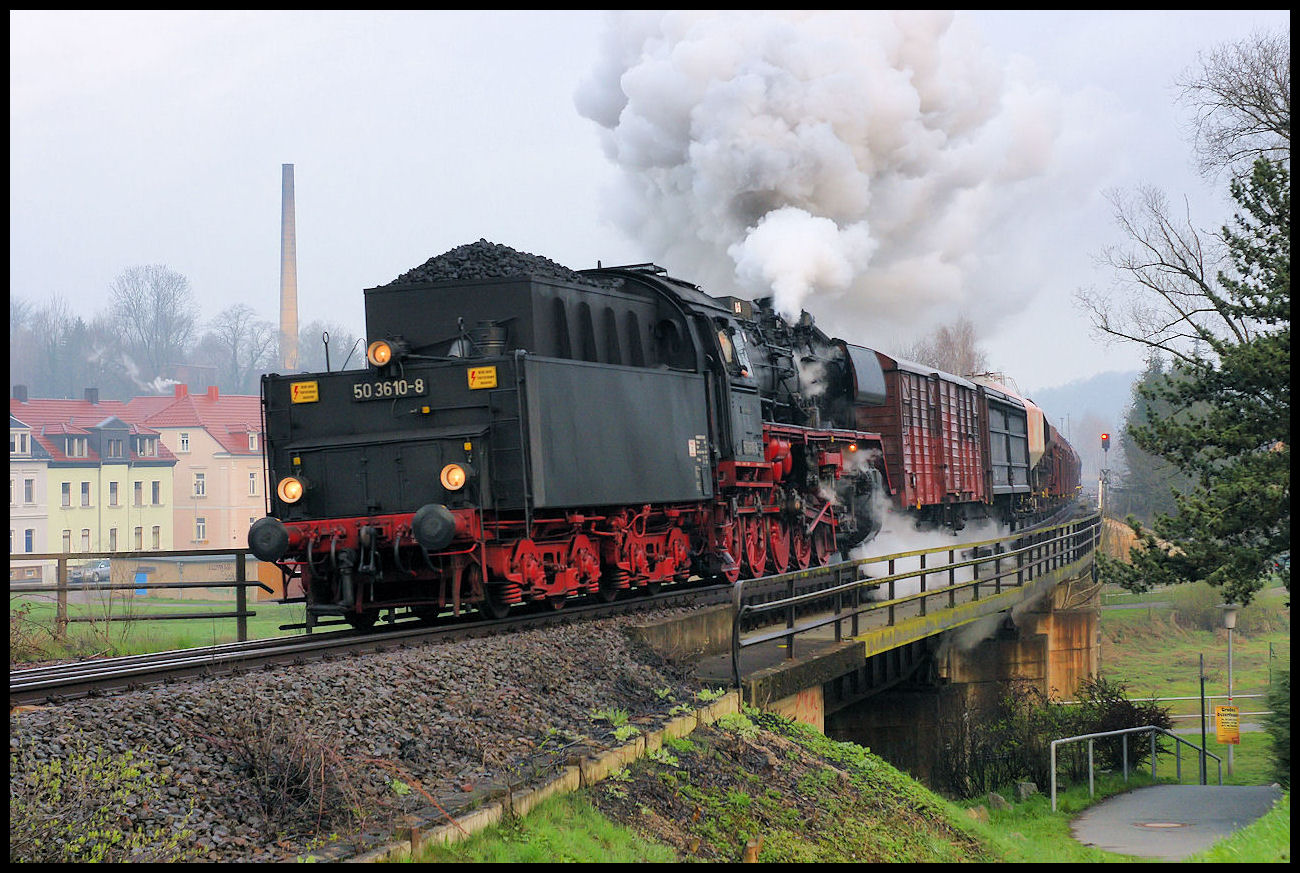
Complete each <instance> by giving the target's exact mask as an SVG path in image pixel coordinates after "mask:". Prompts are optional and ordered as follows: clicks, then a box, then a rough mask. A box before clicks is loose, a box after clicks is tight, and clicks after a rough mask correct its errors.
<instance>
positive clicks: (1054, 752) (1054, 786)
mask: <svg viewBox="0 0 1300 873" xmlns="http://www.w3.org/2000/svg"><path fill="white" fill-rule="evenodd" d="M1052 812H1056V742H1055V741H1054V740H1053V741H1052Z"/></svg>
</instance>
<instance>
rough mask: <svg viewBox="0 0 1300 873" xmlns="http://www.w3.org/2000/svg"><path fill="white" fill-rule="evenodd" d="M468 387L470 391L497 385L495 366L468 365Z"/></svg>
mask: <svg viewBox="0 0 1300 873" xmlns="http://www.w3.org/2000/svg"><path fill="white" fill-rule="evenodd" d="M469 387H470V390H471V391H476V390H478V389H479V388H495V387H497V368H496V367H470V368H469Z"/></svg>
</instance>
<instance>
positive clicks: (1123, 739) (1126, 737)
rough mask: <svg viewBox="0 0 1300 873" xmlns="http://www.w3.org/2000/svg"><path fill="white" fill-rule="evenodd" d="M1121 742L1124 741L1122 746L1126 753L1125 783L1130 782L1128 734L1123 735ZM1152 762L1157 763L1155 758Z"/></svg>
mask: <svg viewBox="0 0 1300 873" xmlns="http://www.w3.org/2000/svg"><path fill="white" fill-rule="evenodd" d="M1152 736H1155V734H1152ZM1120 740H1122V742H1121V743H1120V746H1121V747H1122V750H1123V753H1124V781H1125V782H1127V781H1128V734H1123V735H1121V736H1120ZM1151 761H1152V763H1155V758H1152V759H1151Z"/></svg>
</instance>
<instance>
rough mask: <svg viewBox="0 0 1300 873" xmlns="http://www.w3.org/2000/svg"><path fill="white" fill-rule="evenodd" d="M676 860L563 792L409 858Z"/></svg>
mask: <svg viewBox="0 0 1300 873" xmlns="http://www.w3.org/2000/svg"><path fill="white" fill-rule="evenodd" d="M676 859H677V856H676V853H675V852H673V850H672V849H670V848H668V847H667V846H661V845H658V844H655V843H651V842H649V841H647V840H644V839H642V838H641V837H639V836H637V835H636V834H635V833H633V832H632V831H631V830H629V829H628V828H625V827H623V826H622V825H619V824H615V823H614V822H611V821H610V820H609V819H607V818H605V817H604V816H603V815H601V814H600V813H599V812H597V811H596V809H595V808H594V807H593V806H592V805H591V802H590V801H589V800H587V798H586V795H585V794H568V795H564V796H562V797H552V798H550V799H549V800H546V801H544V802H543V803H542V804H540V805H539V806H538V807H537V808H536V809H535V810H533V811H532V813H530V814H529V815H527V816H525V817H524V818H523V819H509V820H506V821H502V822H501V823H499V824H496V825H493V826H492V827H489V828H487V829H485V830H483V831H481V832H479V833H477V834H475V835H473V836H472V837H470V838H469V839H468V840H464V841H462V842H459V843H453V844H452V845H450V846H448V845H442V844H439V845H435V846H430V847H426V848H425V850H424V851H422V852H421V853H420V854H419V856H418V857H417V858H415V859H414V860H416V861H417V862H419V863H425V862H429V861H453V862H454V861H460V862H482V861H489V862H501V863H531V862H542V861H559V862H564V861H607V862H611V863H637V862H650V863H668V862H671V861H675V860H676ZM402 860H411V859H409V858H405V859H402Z"/></svg>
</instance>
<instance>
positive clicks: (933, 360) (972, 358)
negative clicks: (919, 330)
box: [899, 316, 988, 376]
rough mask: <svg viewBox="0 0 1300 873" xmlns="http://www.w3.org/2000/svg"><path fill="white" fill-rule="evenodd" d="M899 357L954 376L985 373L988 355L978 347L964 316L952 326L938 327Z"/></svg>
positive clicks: (972, 325)
mask: <svg viewBox="0 0 1300 873" xmlns="http://www.w3.org/2000/svg"><path fill="white" fill-rule="evenodd" d="M899 354H900V355H901V357H903V358H905V359H907V360H909V361H915V362H916V363H918V364H925V365H926V366H929V367H935V368H937V369H939V370H942V371H944V372H945V373H952V374H954V375H957V376H966V375H969V374H972V373H983V372H985V371H987V370H988V355H987V354H985V353H984V350H983V349H981V348H980V347H979V337H978V336H977V335H976V330H975V324H974V322H972V321H971V320H970V319H969V318H966V317H965V316H962V317H960V318H958V319H957V320H956V321H954V322H953V323H952V324H945V325H941V326H940V327H938V328H936V329H935V331H934V332H933V333H931V334H930V335H929V336H926V337H922V338H921V339H919V340H916V341H915V342H913V343H912V344H911V345H909V346H905V347H904V348H903V350H902V351H901V352H900V353H899Z"/></svg>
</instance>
